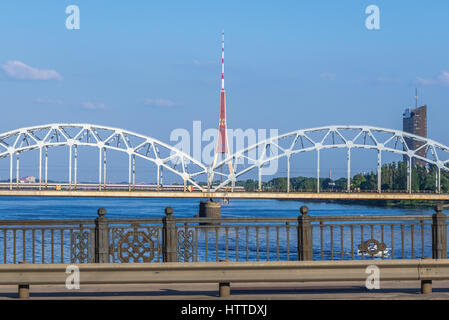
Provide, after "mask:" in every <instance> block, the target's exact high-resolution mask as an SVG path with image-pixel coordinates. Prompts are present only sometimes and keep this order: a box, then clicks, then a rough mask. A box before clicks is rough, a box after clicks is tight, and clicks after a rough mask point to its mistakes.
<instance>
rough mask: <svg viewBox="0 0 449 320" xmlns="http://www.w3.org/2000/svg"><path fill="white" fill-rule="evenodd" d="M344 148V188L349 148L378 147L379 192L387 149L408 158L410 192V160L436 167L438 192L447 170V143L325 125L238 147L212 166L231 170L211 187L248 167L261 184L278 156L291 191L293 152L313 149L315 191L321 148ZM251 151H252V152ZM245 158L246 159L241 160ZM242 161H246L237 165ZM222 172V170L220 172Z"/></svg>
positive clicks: (227, 181)
mask: <svg viewBox="0 0 449 320" xmlns="http://www.w3.org/2000/svg"><path fill="white" fill-rule="evenodd" d="M334 148H339V149H346V151H347V181H348V183H347V188H348V191H349V190H350V181H351V150H353V149H369V150H377V178H378V182H377V189H378V190H377V191H378V192H379V193H380V192H381V170H382V154H383V153H386V152H390V153H395V154H399V155H402V156H403V157H405V158H406V159H407V190H408V191H409V192H410V193H411V192H412V181H411V179H412V175H411V170H412V165H413V161H421V162H423V163H428V164H429V165H433V166H435V167H436V169H437V170H436V172H437V174H436V190H437V191H438V192H441V170H445V171H449V166H448V165H449V147H447V146H445V145H443V144H441V143H438V142H436V141H434V140H432V139H428V138H423V137H420V136H417V135H413V134H410V133H407V132H403V131H400V130H392V129H386V128H380V127H372V126H344V125H342V126H338V125H334V126H326V127H317V128H310V129H301V130H296V131H292V132H289V133H285V134H282V135H279V136H276V137H271V138H269V139H266V140H264V141H260V142H258V143H256V144H254V145H252V146H249V147H248V148H245V149H243V150H239V151H237V152H236V153H234V154H233V155H231V156H229V157H227V158H226V159H224V160H223V161H221V162H219V163H217V164H216V166H214V167H213V168H212V171H213V172H216V174H220V172H219V170H218V168H220V167H222V166H226V165H227V164H228V163H229V161H231V163H232V164H233V169H234V170H233V173H230V174H225V175H224V177H225V180H224V181H223V182H222V183H221V184H219V185H218V186H217V187H215V188H214V189H213V191H216V190H218V189H220V188H222V187H223V186H226V185H228V184H231V185H235V182H236V181H237V179H238V177H239V176H241V175H243V174H245V173H247V172H249V171H251V170H257V171H258V176H259V179H258V182H259V189H261V184H262V171H263V167H264V165H266V164H267V163H270V162H271V161H276V160H278V159H281V158H286V160H287V192H289V191H290V161H291V157H292V156H293V155H296V154H300V153H305V152H315V153H316V155H317V157H316V159H317V165H316V176H317V187H316V189H317V192H319V191H320V184H319V179H320V151H321V150H324V149H334ZM251 154H252V155H251ZM242 160H246V161H242ZM241 163H247V164H246V165H243V166H240V165H239V164H241ZM222 175H223V174H222Z"/></svg>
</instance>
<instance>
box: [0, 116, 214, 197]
mask: <svg viewBox="0 0 449 320" xmlns="http://www.w3.org/2000/svg"><path fill="white" fill-rule="evenodd" d="M56 146H69V147H70V149H69V150H70V151H69V153H70V158H69V159H70V160H69V172H70V173H69V180H70V181H69V183H70V184H71V183H72V181H71V175H72V152H73V151H74V152H75V164H76V154H77V147H78V146H91V147H96V148H98V149H99V186H100V189H101V179H102V168H101V166H102V161H103V167H104V171H103V178H104V184H106V173H105V170H106V159H105V158H106V151H105V150H108V149H110V150H116V151H120V152H124V153H127V154H128V155H129V183H130V184H131V171H133V172H132V175H133V181H134V173H135V171H134V170H135V158H136V157H140V158H142V159H145V160H147V161H150V162H152V163H154V164H156V166H157V171H158V173H157V181H158V182H157V183H158V185H159V183H162V181H160V180H162V169H163V168H165V169H167V170H169V171H171V172H173V173H174V174H175V175H177V176H179V177H181V179H182V180H183V181H184V186H186V184H187V182H190V183H191V184H192V185H193V186H195V187H197V188H198V189H200V190H203V187H202V186H200V185H199V184H198V182H196V181H195V179H194V178H195V177H197V176H200V175H204V176H205V179H206V178H207V174H208V170H207V168H206V166H204V165H203V164H202V163H201V162H199V161H197V160H195V159H194V158H192V157H191V156H189V155H188V154H186V153H184V152H182V151H181V150H178V149H176V148H174V147H172V146H170V145H168V144H165V143H163V142H161V141H159V140H157V139H154V138H151V137H148V136H144V135H141V134H138V133H135V132H132V131H128V130H124V129H120V128H114V127H108V126H100V125H94V124H85V123H77V124H68V123H53V124H46V125H40V126H32V127H26V128H20V129H16V130H12V131H9V132H6V133H2V134H0V158H6V157H10V184H12V163H13V158H14V155H16V158H17V176H18V174H19V167H18V165H19V163H18V159H19V156H20V154H21V153H22V152H26V151H30V150H35V149H39V182H40V183H41V182H42V151H43V149H45V152H47V151H48V148H50V147H56ZM72 149H74V150H72ZM164 153H165V154H167V153H169V154H168V155H166V156H165V155H161V154H164ZM102 159H103V160H102ZM46 161H47V159H46ZM169 162H172V163H174V165H173V166H171V165H170V164H169ZM45 166H47V163H45ZM131 167H132V168H131ZM192 167H194V168H192ZM46 170H47V168H46V167H45V171H46ZM17 178H18V177H17ZM46 178H47V177H46ZM74 182H75V184H76V167H75V181H74Z"/></svg>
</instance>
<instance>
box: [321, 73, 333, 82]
mask: <svg viewBox="0 0 449 320" xmlns="http://www.w3.org/2000/svg"><path fill="white" fill-rule="evenodd" d="M320 77H321V78H323V79H328V80H335V79H336V78H337V75H336V74H334V73H330V72H323V73H322V74H320Z"/></svg>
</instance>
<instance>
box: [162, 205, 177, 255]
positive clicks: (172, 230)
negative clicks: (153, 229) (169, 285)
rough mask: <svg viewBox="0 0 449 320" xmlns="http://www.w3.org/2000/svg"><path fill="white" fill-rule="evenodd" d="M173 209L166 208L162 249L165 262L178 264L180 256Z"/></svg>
mask: <svg viewBox="0 0 449 320" xmlns="http://www.w3.org/2000/svg"><path fill="white" fill-rule="evenodd" d="M172 214H173V208H172V207H167V208H165V217H164V218H162V221H163V229H162V241H163V243H162V248H163V261H164V262H177V261H178V254H177V250H176V240H177V237H176V221H175V220H176V219H175V217H173V216H172Z"/></svg>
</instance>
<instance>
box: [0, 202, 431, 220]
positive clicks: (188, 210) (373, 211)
mask: <svg viewBox="0 0 449 320" xmlns="http://www.w3.org/2000/svg"><path fill="white" fill-rule="evenodd" d="M200 201H201V200H199V199H159V198H59V197H41V198H40V197H0V219H94V218H96V217H97V214H96V212H97V209H98V208H100V207H104V208H106V210H107V217H109V218H159V217H163V216H164V208H165V207H166V206H171V207H173V209H174V216H177V217H192V216H194V215H195V214H196V213H197V212H198V206H199V202H200ZM302 205H307V206H308V207H309V209H310V211H309V214H310V215H316V216H334V215H360V214H363V215H387V214H400V215H402V214H403V215H407V214H432V213H433V210H432V208H428V209H422V208H421V209H398V208H381V207H368V206H360V205H341V204H335V203H307V202H303V201H279V200H252V199H249V200H248V199H244V200H238V199H235V200H233V199H231V202H230V204H228V205H222V213H221V214H222V217H294V216H298V215H299V208H300V207H301V206H302Z"/></svg>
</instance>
